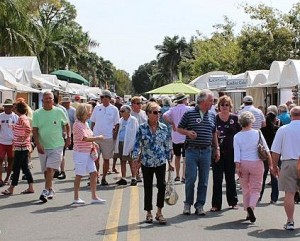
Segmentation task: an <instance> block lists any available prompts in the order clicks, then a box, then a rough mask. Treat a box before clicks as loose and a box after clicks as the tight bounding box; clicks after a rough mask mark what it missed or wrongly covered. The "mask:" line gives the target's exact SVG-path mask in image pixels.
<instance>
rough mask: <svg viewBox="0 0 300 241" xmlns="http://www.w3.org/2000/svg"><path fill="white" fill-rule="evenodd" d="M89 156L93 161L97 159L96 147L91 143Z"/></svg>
mask: <svg viewBox="0 0 300 241" xmlns="http://www.w3.org/2000/svg"><path fill="white" fill-rule="evenodd" d="M90 157H91V159H92V160H93V161H97V159H98V157H99V155H98V150H97V147H96V146H95V145H94V144H93V147H92V148H91V152H90Z"/></svg>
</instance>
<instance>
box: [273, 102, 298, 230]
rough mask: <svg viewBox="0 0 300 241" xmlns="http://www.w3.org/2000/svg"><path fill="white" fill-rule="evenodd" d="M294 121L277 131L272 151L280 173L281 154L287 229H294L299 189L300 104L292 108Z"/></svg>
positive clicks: (281, 180)
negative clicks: (296, 198) (296, 194)
mask: <svg viewBox="0 0 300 241" xmlns="http://www.w3.org/2000/svg"><path fill="white" fill-rule="evenodd" d="M291 119H292V121H291V122H290V123H289V124H287V125H284V126H282V127H280V128H279V129H278V131H277V132H276V135H275V139H274V141H273V144H272V147H271V151H272V159H273V166H274V172H275V173H276V174H277V175H278V174H279V167H278V161H279V158H280V156H281V169H280V175H279V190H280V191H284V192H285V197H284V210H285V213H286V216H287V223H286V224H285V225H284V228H285V229H286V230H294V209H295V202H294V196H295V192H296V191H297V190H299V183H297V182H299V175H298V173H299V172H300V166H299V165H298V159H299V158H300V146H299V143H300V135H299V133H300V106H296V107H294V108H292V109H291Z"/></svg>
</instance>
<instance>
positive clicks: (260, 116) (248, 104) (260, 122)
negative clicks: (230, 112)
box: [238, 95, 266, 130]
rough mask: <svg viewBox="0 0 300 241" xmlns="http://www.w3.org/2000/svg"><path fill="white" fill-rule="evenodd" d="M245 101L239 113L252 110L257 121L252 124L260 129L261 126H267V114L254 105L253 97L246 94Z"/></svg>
mask: <svg viewBox="0 0 300 241" xmlns="http://www.w3.org/2000/svg"><path fill="white" fill-rule="evenodd" d="M243 103H244V108H243V109H242V110H240V111H239V113H238V115H241V114H242V113H243V112H244V111H250V112H251V113H252V114H253V115H254V117H255V122H254V123H253V124H252V128H253V129H255V130H259V129H260V128H262V127H264V126H266V119H265V115H264V113H263V112H262V111H261V110H260V109H258V108H256V107H255V106H254V105H253V97H252V96H251V95H246V96H245V97H244V98H243Z"/></svg>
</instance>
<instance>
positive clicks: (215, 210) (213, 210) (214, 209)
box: [210, 207, 221, 212]
mask: <svg viewBox="0 0 300 241" xmlns="http://www.w3.org/2000/svg"><path fill="white" fill-rule="evenodd" d="M220 210H221V208H217V207H212V208H211V209H210V211H211V212H219V211H220Z"/></svg>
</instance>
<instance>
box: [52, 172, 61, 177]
mask: <svg viewBox="0 0 300 241" xmlns="http://www.w3.org/2000/svg"><path fill="white" fill-rule="evenodd" d="M59 175H60V172H59V171H57V170H56V171H55V172H54V175H53V178H58V176H59Z"/></svg>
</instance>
